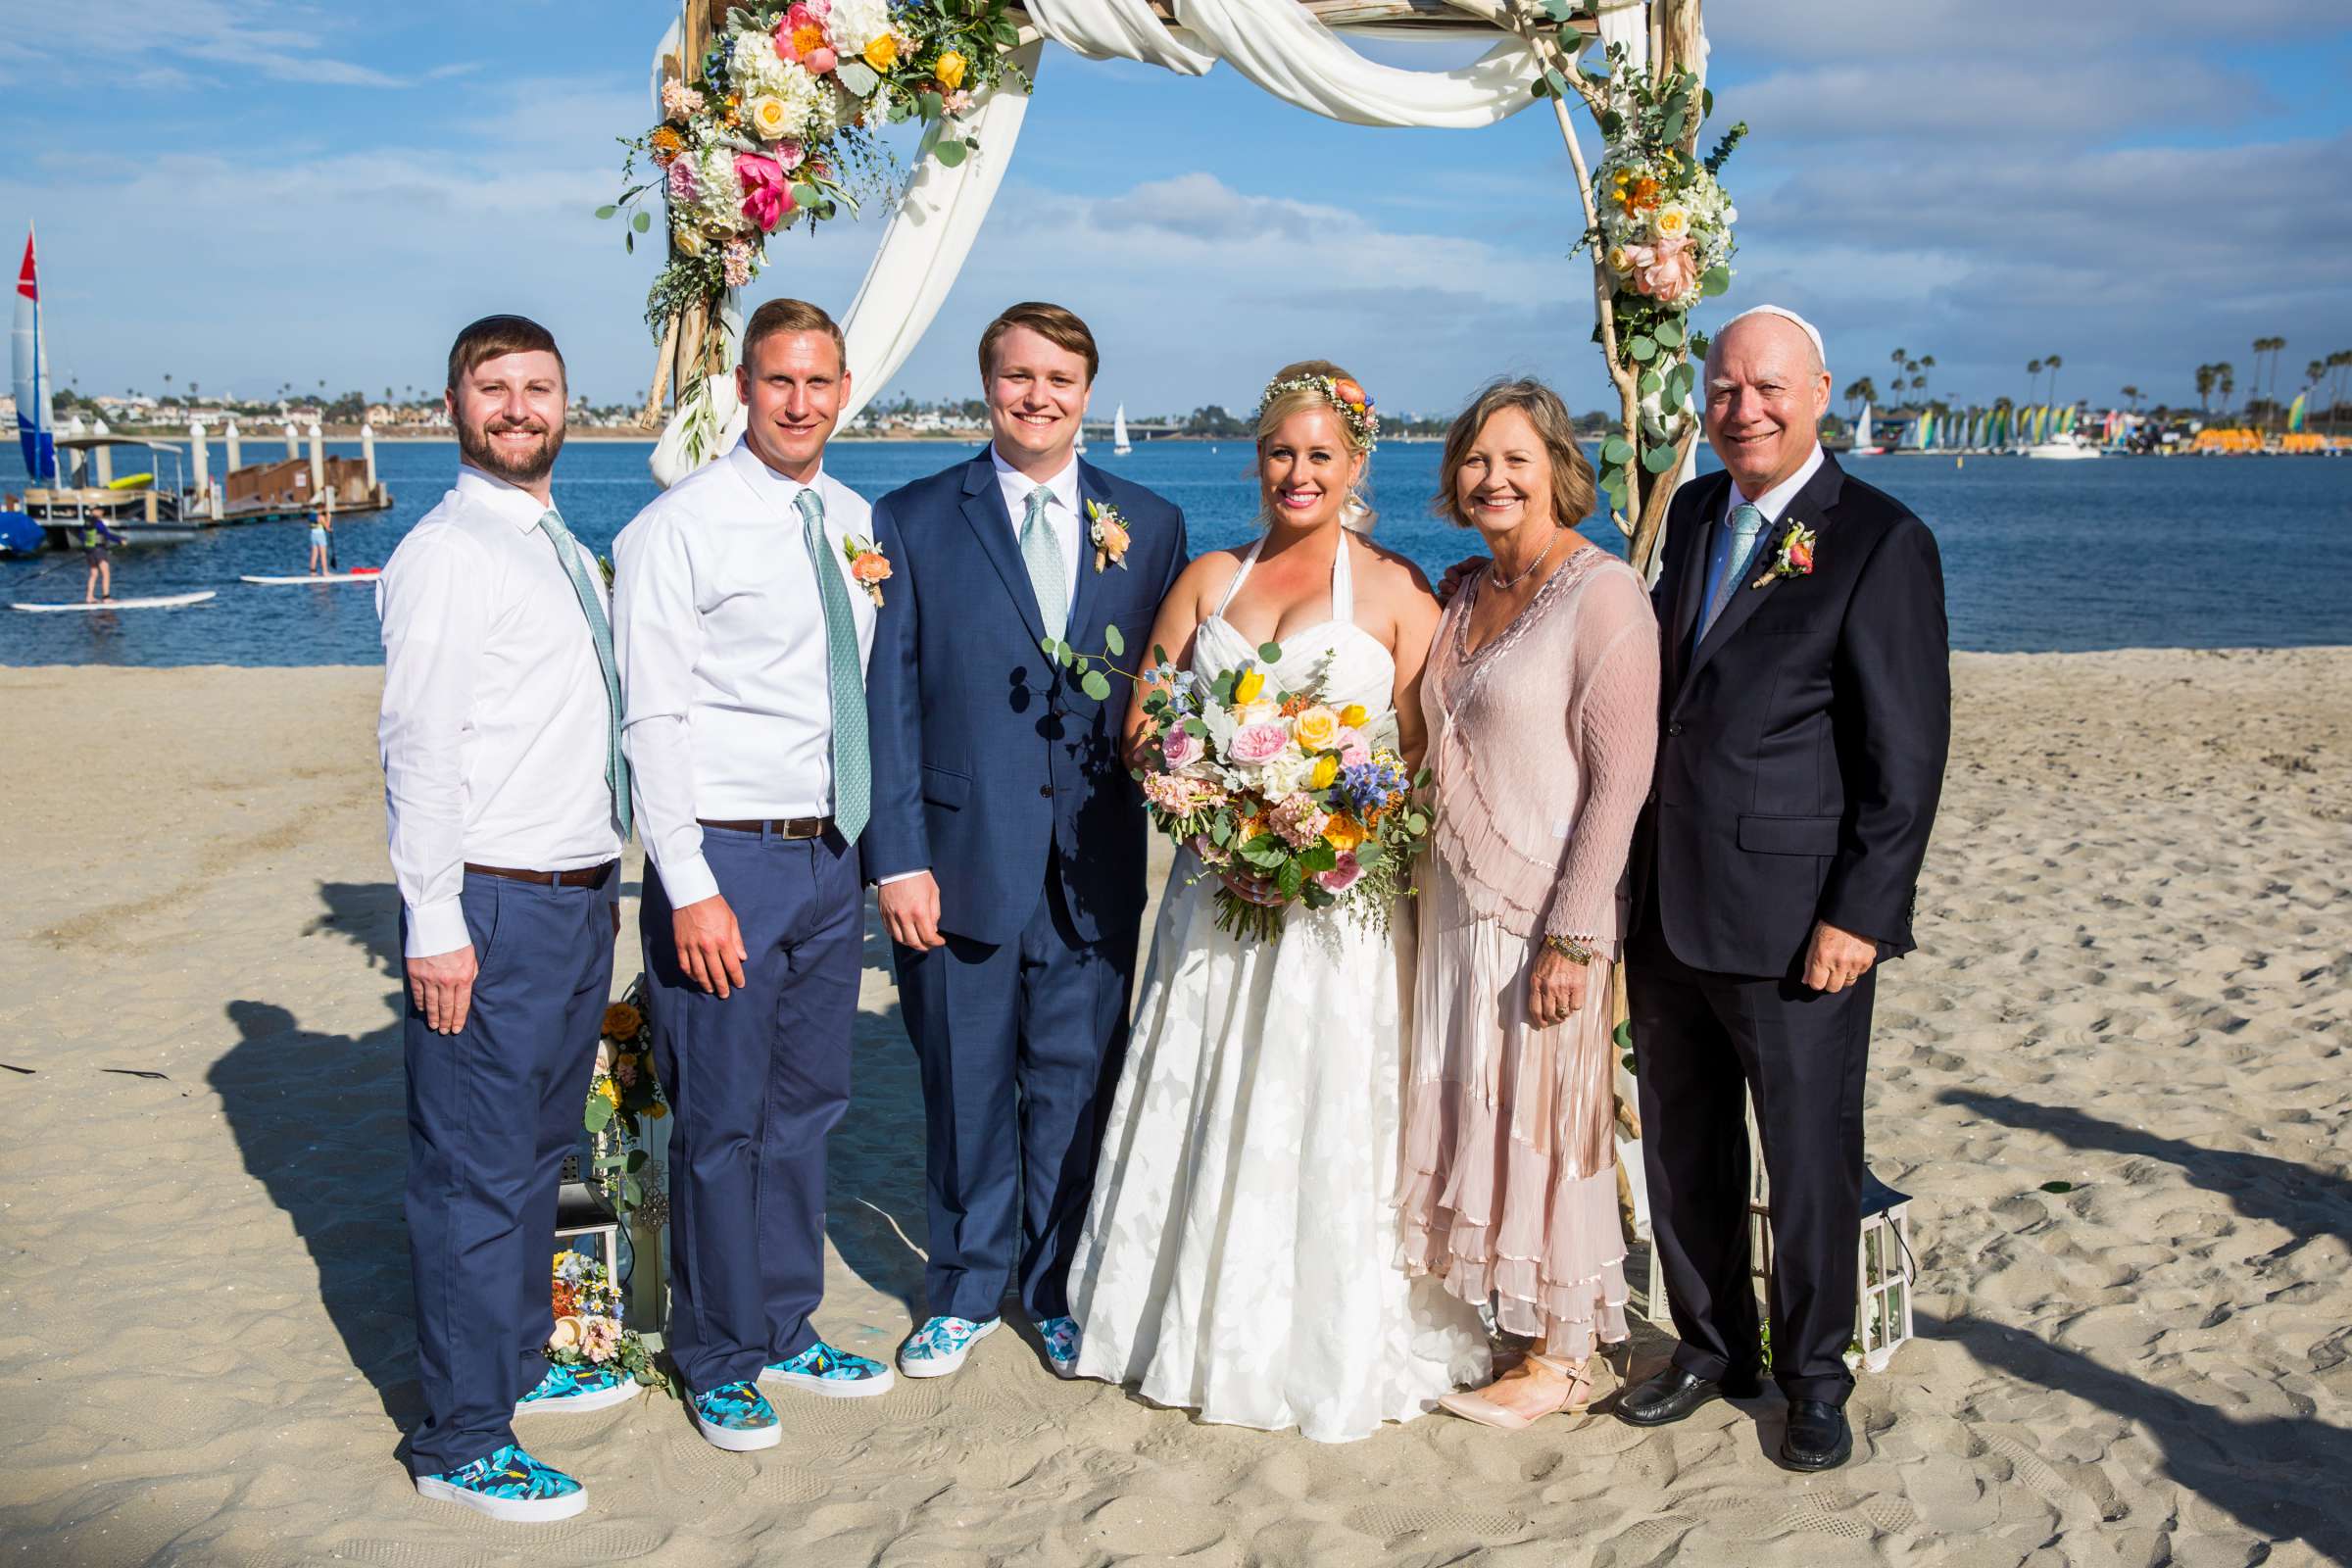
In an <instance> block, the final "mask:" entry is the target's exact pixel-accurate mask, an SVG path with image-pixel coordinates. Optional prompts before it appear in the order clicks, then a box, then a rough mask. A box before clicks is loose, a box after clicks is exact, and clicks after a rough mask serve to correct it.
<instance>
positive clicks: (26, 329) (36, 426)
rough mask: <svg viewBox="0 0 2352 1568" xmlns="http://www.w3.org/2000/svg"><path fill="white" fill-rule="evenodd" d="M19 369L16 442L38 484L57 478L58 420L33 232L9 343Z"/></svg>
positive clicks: (27, 235)
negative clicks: (51, 395)
mask: <svg viewBox="0 0 2352 1568" xmlns="http://www.w3.org/2000/svg"><path fill="white" fill-rule="evenodd" d="M9 347H10V350H11V355H10V358H11V359H12V360H13V361H14V366H15V369H16V393H17V442H18V444H19V445H20V446H21V447H22V448H23V449H24V453H25V473H26V474H27V475H29V476H30V477H31V479H32V481H33V482H34V483H35V484H48V483H52V482H54V481H55V480H56V478H57V421H56V418H55V417H54V416H53V415H52V413H51V411H50V406H49V345H48V344H47V343H46V342H44V341H42V338H41V289H40V283H39V280H38V277H37V274H36V273H35V272H34V270H33V265H32V230H31V229H30V228H27V229H26V230H25V266H24V269H23V270H21V271H20V272H18V273H17V325H16V331H15V333H14V335H13V337H12V338H11V340H10V344H9Z"/></svg>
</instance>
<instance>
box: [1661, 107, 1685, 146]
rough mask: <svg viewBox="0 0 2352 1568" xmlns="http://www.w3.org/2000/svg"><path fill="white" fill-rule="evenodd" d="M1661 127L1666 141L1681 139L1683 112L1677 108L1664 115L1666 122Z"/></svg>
mask: <svg viewBox="0 0 2352 1568" xmlns="http://www.w3.org/2000/svg"><path fill="white" fill-rule="evenodd" d="M1662 128H1663V129H1664V130H1665V132H1666V139H1667V140H1668V141H1670V142H1672V141H1681V140H1682V139H1683V112H1682V111H1681V110H1680V109H1677V110H1675V111H1674V112H1673V113H1672V114H1670V115H1668V116H1667V117H1666V123H1665V125H1664V126H1663V127H1662Z"/></svg>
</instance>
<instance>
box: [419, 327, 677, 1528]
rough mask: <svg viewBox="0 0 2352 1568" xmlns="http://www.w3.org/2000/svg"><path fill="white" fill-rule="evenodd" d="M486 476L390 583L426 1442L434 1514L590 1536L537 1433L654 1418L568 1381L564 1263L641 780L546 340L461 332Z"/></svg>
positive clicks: (515, 330) (422, 1486)
mask: <svg viewBox="0 0 2352 1568" xmlns="http://www.w3.org/2000/svg"><path fill="white" fill-rule="evenodd" d="M447 396H448V408H449V416H450V421H451V423H452V424H453V425H455V426H456V428H457V431H458V449H459V452H460V453H461V455H462V457H463V460H464V461H463V465H462V466H461V467H460V468H459V470H458V480H457V485H456V487H455V488H453V489H452V490H451V491H450V492H449V493H448V494H447V495H445V496H443V497H442V499H441V503H440V505H438V506H436V507H435V508H433V510H432V511H431V512H429V513H427V514H425V515H424V516H423V517H422V518H420V519H419V520H418V521H417V526H416V527H414V528H412V529H411V530H410V531H409V533H408V536H407V537H406V538H405V539H403V540H402V541H401V543H400V548H399V549H397V550H395V551H394V552H393V553H392V559H391V561H390V562H388V563H387V564H385V566H384V571H383V576H382V577H381V578H380V579H379V580H378V582H377V584H376V611H377V613H378V615H379V616H380V617H381V619H382V622H383V641H384V698H383V711H382V717H381V721H380V723H379V725H378V729H377V734H378V738H379V740H380V742H381V745H382V749H383V760H384V801H385V814H386V817H387V820H388V823H389V829H390V839H391V856H392V870H393V875H394V878H395V879H396V880H397V882H398V883H399V886H400V897H401V922H400V924H401V948H402V952H403V953H404V954H405V956H406V961H407V968H408V982H409V984H408V991H409V996H408V1007H407V1016H406V1018H405V1020H404V1023H403V1040H404V1051H405V1055H406V1058H407V1067H408V1085H409V1088H408V1102H409V1177H408V1201H407V1213H408V1226H409V1263H410V1271H411V1273H412V1275H413V1277H414V1280H415V1284H416V1293H417V1364H418V1376H419V1379H420V1382H421V1385H422V1390H423V1397H424V1406H425V1416H424V1421H423V1423H422V1424H421V1425H419V1426H418V1427H417V1430H416V1431H415V1432H413V1433H412V1434H410V1455H409V1462H410V1466H411V1469H412V1470H413V1471H414V1473H415V1476H416V1482H417V1491H418V1492H419V1493H421V1494H423V1495H426V1496H430V1497H438V1498H442V1499H445V1500H448V1501H453V1502H460V1503H464V1504H466V1506H468V1507H472V1508H475V1509H477V1510H479V1511H480V1512H482V1513H485V1514H488V1515H489V1516H490V1517H492V1518H494V1519H505V1520H515V1521H533V1520H548V1519H562V1518H567V1517H569V1516H570V1515H572V1514H576V1513H578V1512H579V1511H580V1510H581V1509H582V1508H583V1507H585V1506H586V1504H587V1494H586V1493H585V1492H584V1491H583V1490H582V1489H581V1487H580V1484H579V1483H578V1482H576V1481H574V1480H573V1479H572V1478H570V1477H569V1476H566V1475H564V1474H563V1473H562V1472H560V1471H557V1470H555V1469H553V1468H551V1467H549V1466H547V1465H543V1464H541V1463H540V1462H539V1461H537V1460H536V1459H533V1458H532V1457H531V1456H530V1455H529V1454H528V1453H526V1452H524V1451H523V1450H522V1449H521V1448H520V1447H519V1446H516V1445H515V1433H514V1429H513V1427H512V1426H511V1424H510V1423H511V1421H512V1420H513V1419H514V1418H515V1417H516V1416H519V1415H523V1414H533V1413H539V1412H546V1411H559V1410H571V1411H580V1410H591V1409H599V1408H602V1407H604V1406H606V1405H610V1404H615V1403H619V1402H621V1401H622V1400H625V1399H628V1398H630V1397H634V1395H635V1393H636V1385H635V1383H634V1382H632V1381H630V1380H629V1379H627V1378H625V1377H623V1376H621V1375H619V1374H618V1373H614V1372H606V1371H603V1370H601V1369H598V1370H593V1371H590V1372H586V1373H577V1374H575V1373H574V1372H572V1371H570V1370H569V1369H566V1368H562V1367H551V1366H550V1365H549V1364H548V1362H547V1360H546V1358H545V1356H544V1354H543V1353H542V1349H543V1347H544V1346H545V1344H546V1341H547V1334H548V1328H549V1321H550V1320H549V1310H548V1289H549V1281H548V1262H547V1259H548V1253H549V1250H550V1249H551V1247H552V1246H553V1243H554V1238H555V1229H556V1189H557V1184H558V1180H559V1175H560V1171H561V1167H562V1165H563V1160H564V1154H565V1153H566V1152H569V1151H570V1150H571V1149H572V1147H573V1146H574V1145H575V1144H576V1143H577V1142H578V1139H579V1136H580V1107H581V1104H582V1103H583V1102H584V1101H585V1099H586V1097H587V1093H588V1081H589V1078H590V1075H591V1073H592V1071H593V1069H594V1065H595V1060H596V1041H597V1033H598V1027H599V1020H600V1019H601V1017H602V1016H603V1013H604V1008H605V1002H606V999H607V995H608V993H609V992H610V990H611V986H612V976H613V937H614V935H615V934H616V932H617V930H618V912H617V906H616V904H615V902H614V901H615V900H616V899H617V897H618V894H619V881H620V878H619V875H618V867H619V860H620V851H621V845H622V844H623V843H624V842H626V840H627V838H628V831H629V826H628V809H629V808H628V779H627V774H626V770H625V764H624V763H623V761H622V760H621V755H620V690H619V685H618V682H617V679H616V677H615V671H614V665H613V650H612V637H611V628H610V625H609V622H608V620H607V618H606V617H607V608H606V603H605V595H604V580H603V574H602V573H601V571H600V570H599V568H598V566H597V563H596V559H595V558H594V557H593V556H591V555H589V554H588V553H587V551H586V550H584V549H583V548H582V547H581V546H580V545H579V543H578V542H577V541H575V540H574V539H573V538H572V537H571V535H570V533H569V532H568V531H567V530H566V529H565V528H564V521H563V518H562V517H561V515H559V514H558V513H557V511H556V509H555V506H554V502H553V499H552V492H551V489H550V475H551V474H552V472H553V470H554V467H555V462H556V455H557V453H558V452H560V451H561V450H562V449H563V445H564V401H565V389H564V360H563V356H562V355H561V354H560V353H559V352H558V350H557V348H556V340H555V339H554V338H553V337H552V336H550V335H549V333H548V331H547V329H546V328H545V327H543V326H540V325H539V324H538V323H537V322H534V321H530V320H527V319H523V318H522V317H518V316H493V317H488V318H485V319H482V320H479V321H476V322H474V323H473V324H472V325H471V326H468V327H466V330H465V331H463V332H461V333H460V334H458V340H457V343H456V345H455V346H454V347H453V348H452V349H451V350H450V354H449V391H448V395H447Z"/></svg>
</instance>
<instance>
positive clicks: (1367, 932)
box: [1070, 541, 1488, 1443]
mask: <svg viewBox="0 0 2352 1568" xmlns="http://www.w3.org/2000/svg"><path fill="white" fill-rule="evenodd" d="M1357 548H1361V547H1360V546H1356V545H1353V544H1352V543H1348V542H1346V541H1343V548H1342V549H1341V551H1340V553H1339V556H1338V559H1337V560H1336V561H1335V562H1334V564H1333V567H1332V577H1331V618H1330V619H1328V620H1326V621H1324V622H1322V623H1321V624H1320V625H1315V626H1308V627H1305V628H1303V629H1301V630H1299V631H1298V632H1295V633H1293V634H1292V635H1291V636H1290V637H1288V638H1286V639H1285V640H1284V641H1283V643H1282V645H1281V647H1282V658H1281V660H1280V661H1279V662H1276V663H1275V664H1274V665H1272V666H1271V667H1270V669H1269V670H1268V682H1267V683H1268V685H1269V686H1270V687H1273V688H1278V689H1279V688H1286V687H1287V688H1288V689H1291V690H1299V689H1301V688H1303V687H1305V686H1306V685H1307V684H1308V683H1309V682H1310V681H1311V680H1312V679H1313V677H1314V675H1315V673H1316V671H1317V669H1318V668H1320V669H1321V670H1322V671H1323V677H1324V685H1323V689H1322V693H1321V695H1322V697H1323V700H1324V701H1325V702H1327V703H1329V704H1330V705H1331V706H1333V707H1335V708H1336V707H1344V706H1346V705H1347V704H1349V703H1361V704H1362V705H1363V706H1364V708H1365V709H1366V710H1367V711H1370V712H1371V713H1373V714H1375V715H1377V716H1376V717H1375V718H1374V719H1373V720H1372V721H1371V722H1372V725H1377V726H1380V727H1382V728H1384V729H1386V730H1387V731H1388V732H1389V733H1390V734H1392V735H1393V734H1394V733H1395V724H1396V717H1395V708H1396V680H1397V671H1396V664H1395V662H1394V661H1393V660H1391V659H1390V657H1389V651H1388V650H1387V649H1386V648H1385V647H1383V646H1382V645H1381V644H1380V642H1379V641H1378V639H1376V638H1374V637H1373V636H1372V635H1371V634H1369V633H1368V632H1365V631H1363V630H1362V629H1361V628H1359V627H1357V626H1356V625H1355V624H1354V623H1353V620H1352V618H1351V613H1352V610H1353V595H1352V593H1351V592H1350V588H1349V584H1350V572H1349V566H1348V555H1349V553H1350V551H1352V550H1354V549H1357ZM1256 561H1257V551H1256V549H1255V548H1252V549H1251V550H1250V555H1249V557H1248V558H1247V559H1246V560H1245V561H1244V562H1243V564H1242V567H1241V570H1240V571H1238V572H1236V573H1235V574H1234V580H1233V583H1232V586H1231V587H1229V588H1227V589H1226V590H1225V599H1224V601H1223V602H1222V603H1220V604H1219V605H1218V607H1217V610H1218V613H1216V614H1214V615H1211V616H1210V617H1209V618H1208V619H1207V620H1205V621H1203V622H1201V628H1200V630H1199V632H1198V633H1197V634H1196V636H1195V639H1194V644H1193V648H1194V652H1193V664H1194V668H1195V669H1196V670H1198V671H1199V672H1200V673H1201V675H1203V676H1206V677H1208V678H1210V679H1214V678H1215V677H1216V676H1218V675H1219V674H1222V673H1223V672H1224V671H1226V670H1228V669H1231V668H1234V667H1236V666H1237V665H1240V664H1243V663H1245V662H1257V651H1256V649H1255V648H1253V647H1252V646H1251V645H1250V641H1249V639H1247V638H1246V637H1244V636H1242V634H1241V633H1240V632H1237V631H1235V630H1234V629H1233V627H1232V626H1231V625H1230V624H1228V623H1227V622H1226V620H1225V618H1224V609H1225V605H1227V604H1230V603H1231V602H1232V600H1233V596H1234V593H1235V592H1236V591H1237V590H1239V589H1240V587H1241V585H1242V581H1243V579H1244V578H1246V577H1248V576H1249V574H1250V567H1251V566H1252V565H1254V564H1256ZM1326 661H1328V662H1326ZM1368 727H1369V726H1368ZM1218 885H1219V884H1218V882H1217V880H1216V878H1215V877H1214V876H1212V875H1209V874H1207V872H1206V871H1205V869H1204V868H1203V867H1202V865H1201V862H1200V860H1199V858H1196V857H1195V856H1194V855H1193V854H1192V853H1191V852H1190V851H1189V850H1188V851H1183V852H1180V853H1179V854H1178V856H1177V858H1176V866H1175V870H1174V872H1173V873H1172V874H1171V875H1170V877H1169V880H1168V886H1167V892H1166V896H1165V898H1164V899H1163V901H1162V902H1161V905H1160V909H1159V919H1158V923H1157V925H1156V926H1155V927H1154V928H1153V931H1152V953H1151V956H1150V958H1149V960H1148V961H1147V962H1146V965H1145V969H1144V983H1143V996H1142V1000H1141V1002H1139V1003H1138V1005H1137V1007H1136V1016H1135V1025H1134V1031H1133V1035H1132V1037H1131V1040H1130V1043H1129V1046H1128V1053H1127V1061H1126V1066H1125V1068H1124V1070H1123V1071H1122V1072H1121V1073H1120V1075H1119V1084H1118V1090H1117V1092H1116V1094H1115V1096H1114V1097H1113V1099H1112V1101H1111V1106H1110V1121H1109V1128H1108V1131H1107V1133H1106V1135H1105V1137H1104V1139H1103V1155H1102V1161H1101V1163H1100V1164H1099V1165H1098V1166H1097V1168H1096V1175H1095V1192H1094V1199H1093V1202H1092V1205H1091V1206H1090V1208H1089V1209H1088V1212H1087V1217H1086V1228H1085V1231H1084V1233H1083V1234H1082V1235H1081V1236H1080V1238H1079V1241H1078V1246H1077V1250H1076V1252H1075V1254H1074V1256H1073V1260H1072V1263H1071V1268H1070V1303H1071V1304H1070V1310H1071V1313H1072V1315H1073V1316H1075V1317H1076V1318H1077V1319H1078V1322H1079V1324H1080V1327H1081V1329H1082V1331H1083V1338H1082V1341H1081V1346H1080V1350H1079V1356H1078V1371H1079V1374H1080V1375H1081V1376H1084V1377H1093V1378H1102V1379H1104V1380H1106V1381H1109V1382H1116V1383H1125V1384H1133V1385H1136V1386H1138V1387H1139V1389H1140V1391H1141V1392H1142V1394H1143V1395H1144V1397H1146V1398H1148V1399H1151V1400H1152V1401H1154V1402H1155V1403H1159V1404H1165V1405H1176V1406H1182V1407H1185V1408H1189V1409H1195V1410H1198V1411H1199V1412H1200V1413H1201V1419H1202V1420H1204V1421H1215V1422H1224V1423H1230V1424H1233V1425H1237V1426H1249V1427H1262V1428H1265V1429H1268V1430H1279V1429H1283V1428H1288V1427H1297V1428H1299V1431H1300V1432H1301V1433H1303V1434H1304V1435H1305V1436H1307V1437H1309V1438H1312V1439H1315V1440H1316V1441H1318V1442H1324V1443H1346V1442H1350V1441H1353V1440H1355V1439H1358V1438H1364V1437H1369V1436H1370V1435H1371V1434H1372V1433H1373V1432H1374V1431H1376V1430H1377V1429H1378V1428H1379V1426H1380V1424H1381V1423H1382V1422H1383V1421H1403V1420H1409V1419H1410V1418H1412V1417H1413V1416H1416V1415H1419V1414H1421V1413H1423V1412H1425V1411H1427V1410H1429V1409H1431V1408H1432V1407H1433V1406H1434V1404H1435V1402H1436V1400H1437V1398H1438V1397H1439V1396H1440V1395H1442V1394H1445V1393H1447V1392H1448V1391H1450V1390H1452V1389H1454V1388H1457V1387H1460V1386H1462V1385H1464V1384H1475V1383H1484V1382H1485V1381H1486V1380H1487V1377H1488V1346H1487V1339H1486V1336H1485V1334H1484V1332H1483V1331H1482V1329H1481V1327H1480V1324H1479V1321H1478V1316H1477V1314H1476V1313H1475V1311H1473V1310H1472V1309H1471V1308H1470V1307H1469V1306H1467V1305H1464V1304H1463V1303H1462V1302H1460V1301H1458V1300H1456V1299H1453V1298H1452V1297H1450V1296H1448V1295H1446V1292H1445V1291H1444V1290H1443V1289H1442V1288H1440V1287H1439V1286H1438V1284H1437V1283H1436V1282H1435V1281H1434V1280H1428V1279H1422V1280H1407V1279H1406V1278H1405V1276H1404V1274H1403V1272H1402V1270H1401V1269H1400V1268H1399V1267H1398V1266H1397V1210H1396V1208H1395V1206H1394V1205H1395V1198H1396V1191H1397V1139H1398V1136H1399V1132H1398V1123H1399V1114H1400V1110H1399V1107H1400V1103H1401V1100H1402V1095H1403V1087H1404V1075H1405V1061H1404V1056H1405V1046H1404V1042H1405V1040H1406V1038H1407V1036H1408V1034H1409V1030H1408V1028H1407V1024H1408V1022H1409V1019H1408V1017H1407V1014H1406V1008H1407V1007H1409V1006H1410V1005H1411V997H1412V984H1413V939H1412V925H1413V915H1412V909H1411V907H1409V906H1406V907H1399V908H1398V909H1397V917H1396V919H1395V921H1394V922H1393V924H1392V928H1391V930H1390V932H1389V933H1388V934H1386V935H1383V934H1381V933H1380V932H1379V931H1377V930H1376V929H1374V928H1373V927H1371V926H1369V925H1366V924H1364V923H1362V922H1361V921H1360V920H1359V919H1358V918H1357V917H1356V916H1354V915H1350V914H1348V913H1345V912H1343V911H1342V910H1339V909H1327V910H1323V911H1320V912H1317V911H1312V910H1309V909H1307V908H1306V907H1304V906H1302V905H1295V906H1293V907H1291V909H1290V910H1289V912H1288V917H1287V919H1286V921H1285V923H1284V927H1283V931H1282V934H1281V936H1280V937H1279V938H1277V939H1276V940H1275V941H1273V942H1270V943H1254V942H1244V941H1241V940H1238V939H1236V938H1235V937H1233V936H1230V935H1228V934H1227V933H1225V932H1223V931H1220V930H1218V929H1217V906H1216V899H1215V892H1216V889H1217V887H1218Z"/></svg>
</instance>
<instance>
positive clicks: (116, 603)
mask: <svg viewBox="0 0 2352 1568" xmlns="http://www.w3.org/2000/svg"><path fill="white" fill-rule="evenodd" d="M212 597H213V590H212V589H210V588H207V589H205V590H204V591H203V592H202V593H193V594H158V595H156V596H154V597H153V598H148V599H105V600H101V601H99V602H98V603H97V604H94V605H90V604H83V603H82V602H81V601H79V600H75V601H74V602H73V604H70V605H11V606H9V607H8V608H9V609H11V610H25V611H30V612H31V613H34V614H36V615H62V614H68V613H73V612H74V611H83V612H87V611H92V610H172V609H175V608H177V607H178V606H180V605H201V604H203V603H204V602H205V601H206V600H207V599H210V598H212Z"/></svg>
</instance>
